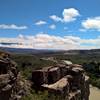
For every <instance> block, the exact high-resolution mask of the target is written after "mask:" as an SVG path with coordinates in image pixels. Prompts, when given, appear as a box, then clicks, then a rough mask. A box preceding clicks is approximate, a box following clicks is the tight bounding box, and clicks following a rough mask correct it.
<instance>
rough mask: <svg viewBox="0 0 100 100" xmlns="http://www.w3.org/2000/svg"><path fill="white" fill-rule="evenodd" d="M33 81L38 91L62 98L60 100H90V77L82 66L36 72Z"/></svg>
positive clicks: (52, 68) (49, 68)
mask: <svg viewBox="0 0 100 100" xmlns="http://www.w3.org/2000/svg"><path fill="white" fill-rule="evenodd" d="M32 80H33V83H34V86H35V87H37V88H36V89H40V88H42V89H44V90H47V91H48V93H49V94H50V95H51V94H54V95H56V96H60V99H59V100H89V94H90V91H89V77H88V76H86V75H85V71H84V70H83V68H82V66H81V65H77V64H70V65H67V64H60V65H58V66H52V67H46V68H43V69H41V70H34V71H33V73H32Z"/></svg>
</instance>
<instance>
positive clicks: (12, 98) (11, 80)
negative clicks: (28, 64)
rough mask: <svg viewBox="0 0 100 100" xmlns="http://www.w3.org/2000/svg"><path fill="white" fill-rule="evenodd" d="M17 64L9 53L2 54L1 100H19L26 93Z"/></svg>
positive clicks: (0, 67) (0, 55) (0, 58)
mask: <svg viewBox="0 0 100 100" xmlns="http://www.w3.org/2000/svg"><path fill="white" fill-rule="evenodd" d="M25 86H26V85H25V80H22V78H21V75H20V73H19V72H18V69H17V67H16V64H15V62H13V61H12V60H11V59H10V55H9V54H8V53H3V52H2V53H0V100H19V99H20V98H21V97H22V96H23V95H25V93H26V90H25V89H26V88H25Z"/></svg>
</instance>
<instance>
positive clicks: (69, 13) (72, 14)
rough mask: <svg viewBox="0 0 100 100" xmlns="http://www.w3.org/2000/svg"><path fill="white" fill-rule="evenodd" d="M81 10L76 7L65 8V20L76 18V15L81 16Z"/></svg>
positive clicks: (69, 20)
mask: <svg viewBox="0 0 100 100" xmlns="http://www.w3.org/2000/svg"><path fill="white" fill-rule="evenodd" d="M79 15H80V14H79V11H78V10H76V9H75V8H69V9H64V11H63V22H71V21H74V20H76V17H77V16H79Z"/></svg>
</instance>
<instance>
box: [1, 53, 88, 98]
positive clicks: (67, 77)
mask: <svg viewBox="0 0 100 100" xmlns="http://www.w3.org/2000/svg"><path fill="white" fill-rule="evenodd" d="M32 82H33V88H34V89H35V90H36V91H38V90H41V91H44V90H46V91H48V96H49V99H48V100H51V99H50V98H51V97H50V95H52V94H53V95H55V96H56V97H60V99H59V100H89V94H90V91H89V77H88V76H86V75H85V71H84V70H83V68H82V66H80V65H76V64H64V63H63V64H58V65H57V66H50V67H45V68H43V69H40V70H33V72H32ZM30 87H31V86H30V83H28V81H26V80H25V79H23V78H22V77H21V74H20V72H19V71H18V69H17V67H16V63H15V62H13V61H12V60H11V59H10V55H9V54H8V53H3V52H2V53H0V100H20V99H21V98H22V97H23V96H25V95H28V93H29V90H30ZM52 100H53V99H52ZM55 100H57V99H55Z"/></svg>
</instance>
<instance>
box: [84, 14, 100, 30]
mask: <svg viewBox="0 0 100 100" xmlns="http://www.w3.org/2000/svg"><path fill="white" fill-rule="evenodd" d="M82 27H83V28H84V29H86V30H89V29H95V30H97V31H100V16H99V17H94V18H88V19H87V20H84V21H82Z"/></svg>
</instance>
